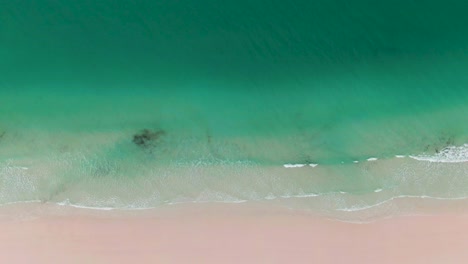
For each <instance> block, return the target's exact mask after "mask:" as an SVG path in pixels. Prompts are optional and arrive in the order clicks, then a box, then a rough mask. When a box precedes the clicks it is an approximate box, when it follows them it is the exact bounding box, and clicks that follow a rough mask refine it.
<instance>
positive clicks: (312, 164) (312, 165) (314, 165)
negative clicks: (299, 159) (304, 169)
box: [309, 163, 318, 168]
mask: <svg viewBox="0 0 468 264" xmlns="http://www.w3.org/2000/svg"><path fill="white" fill-rule="evenodd" d="M309 166H311V167H312V168H315V167H317V166H318V164H315V163H311V164H309Z"/></svg>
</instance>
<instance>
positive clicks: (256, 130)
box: [0, 0, 468, 212]
mask: <svg viewBox="0 0 468 264" xmlns="http://www.w3.org/2000/svg"><path fill="white" fill-rule="evenodd" d="M467 10H468V4H466V2H465V1H460V0H447V1H400V0H398V1H380V2H375V1H367V0H357V1H352V3H351V2H349V1H342V0H327V1H325V0H313V1H289V2H285V1H276V0H272V1H260V0H253V1H246V0H245V1H244V0H240V1H230V0H229V1H222V2H220V1H214V0H201V1H189V0H181V1H165V0H161V1H159V0H157V1H149V0H148V1H146V0H140V1H124V0H117V1H116V0H113V1H110V0H103V1H88V0H83V1H65V0H37V1H24V0H23V1H15V0H12V1H1V2H0V204H7V203H12V202H22V201H40V202H53V203H62V204H74V205H80V206H90V207H100V208H101V207H109V208H147V207H154V206H159V205H162V204H167V203H176V202H196V201H227V202H241V201H251V200H254V201H268V200H273V199H280V200H288V201H287V203H288V205H291V206H293V205H294V206H297V205H298V204H300V205H301V206H302V207H303V208H309V209H312V210H318V211H324V212H331V211H346V212H348V211H353V210H357V211H359V210H361V209H362V208H367V207H372V208H373V206H374V205H377V204H381V203H383V202H385V201H394V200H395V198H394V197H399V198H404V199H406V198H411V199H412V198H415V197H426V198H427V197H432V198H427V199H435V200H438V199H439V200H440V199H458V198H463V197H465V196H466V195H468V188H466V187H465V186H467V185H466V184H467V183H468V171H467V170H466V169H465V167H466V165H464V164H465V163H464V161H465V160H468V154H467V153H468V151H467V149H468V147H467V146H465V145H464V144H466V143H468V74H467V69H468V37H467V36H468V28H467V27H466V25H468V17H467V16H466V15H465V13H466V11H467ZM145 130H146V131H147V132H144V131H145ZM138 140H140V141H138ZM138 142H140V143H141V144H138ZM395 155H404V156H406V157H405V158H402V159H398V158H395ZM408 156H412V158H410V157H408ZM369 158H377V159H378V160H377V161H372V159H371V161H367V159H369ZM431 161H432V162H431ZM434 161H437V162H434ZM288 164H289V165H296V167H295V168H285V166H284V165H286V167H288V166H289V165H288ZM300 164H305V165H306V166H303V167H300V166H301V165H300ZM308 164H318V166H317V167H312V166H309V165H308ZM289 167H294V166H289ZM426 198H422V199H426ZM413 204H414V203H413ZM402 206H403V205H401V204H400V205H396V204H395V203H394V204H392V205H391V206H390V207H389V206H387V207H385V208H384V209H382V210H383V211H385V212H389V211H391V212H393V211H395V210H399V209H398V208H402ZM403 207H404V206H403ZM395 208H396V209H395ZM411 208H412V207H411ZM408 210H409V209H408Z"/></svg>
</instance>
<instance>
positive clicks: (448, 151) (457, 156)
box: [409, 144, 468, 163]
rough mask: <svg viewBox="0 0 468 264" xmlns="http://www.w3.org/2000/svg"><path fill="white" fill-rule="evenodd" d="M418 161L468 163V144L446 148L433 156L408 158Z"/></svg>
mask: <svg viewBox="0 0 468 264" xmlns="http://www.w3.org/2000/svg"><path fill="white" fill-rule="evenodd" d="M409 157H410V158H412V159H415V160H419V161H429V162H441V163H461V162H468V144H464V145H462V146H451V147H446V148H444V149H442V150H441V151H439V152H438V153H436V154H434V155H413V156H409Z"/></svg>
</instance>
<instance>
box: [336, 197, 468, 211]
mask: <svg viewBox="0 0 468 264" xmlns="http://www.w3.org/2000/svg"><path fill="white" fill-rule="evenodd" d="M403 198H420V199H434V200H447V201H456V200H465V199H468V197H466V196H463V197H455V198H447V197H433V196H427V195H421V196H418V195H399V196H394V197H391V198H389V199H386V200H384V201H381V202H378V203H375V204H372V205H368V206H362V207H351V208H339V209H336V211H342V212H357V211H364V210H367V209H371V208H374V207H378V206H381V205H384V204H386V203H388V202H391V201H394V200H396V199H403Z"/></svg>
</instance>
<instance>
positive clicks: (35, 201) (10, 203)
mask: <svg viewBox="0 0 468 264" xmlns="http://www.w3.org/2000/svg"><path fill="white" fill-rule="evenodd" d="M41 202H42V201H41V200H29V201H17V202H8V203H2V204H0V206H5V205H12V204H29V203H41Z"/></svg>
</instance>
